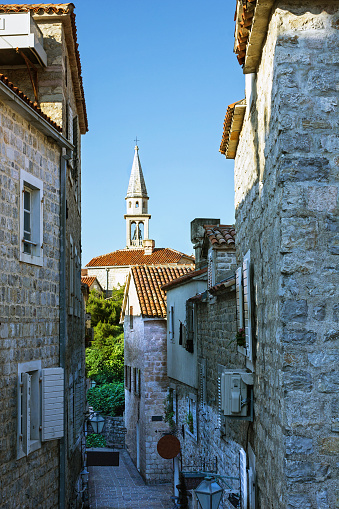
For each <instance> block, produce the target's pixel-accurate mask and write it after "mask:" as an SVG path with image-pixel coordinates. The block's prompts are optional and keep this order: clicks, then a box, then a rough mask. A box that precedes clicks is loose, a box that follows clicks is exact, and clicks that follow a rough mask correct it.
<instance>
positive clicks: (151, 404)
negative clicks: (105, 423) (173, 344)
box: [124, 316, 172, 484]
mask: <svg viewBox="0 0 339 509" xmlns="http://www.w3.org/2000/svg"><path fill="white" fill-rule="evenodd" d="M128 322H129V317H127V316H126V317H125V327H124V335H125V365H126V366H128V367H131V373H132V374H131V378H132V380H131V383H130V385H129V386H128V387H127V390H126V391H125V395H126V405H125V408H126V410H125V422H126V428H127V433H126V448H127V450H128V452H129V454H130V456H131V458H132V460H133V462H134V463H135V464H136V465H137V466H138V468H139V471H140V473H141V475H142V476H143V477H144V479H145V481H146V482H147V483H148V484H152V483H157V482H167V481H170V480H171V478H172V461H170V460H165V459H162V458H161V457H160V456H159V454H158V452H157V443H158V441H159V439H160V438H161V437H162V434H163V433H165V432H168V431H169V430H168V425H167V424H166V423H165V422H164V421H163V416H164V406H165V405H164V402H165V398H166V396H167V387H168V378H167V369H166V338H167V335H166V320H163V319H143V318H142V317H134V331H133V332H132V333H131V332H130V331H129V329H128ZM131 336H132V337H131ZM146 341H147V344H145V342H146ZM133 368H137V369H139V370H140V391H139V392H138V391H137V390H136V385H135V384H136V380H135V377H134V376H133ZM125 383H126V381H125ZM154 417H156V418H161V420H160V421H159V420H156V419H154ZM152 418H153V419H152ZM137 428H138V431H137ZM138 440H139V445H138ZM138 448H139V452H137V449H138ZM137 458H139V460H138V459H137Z"/></svg>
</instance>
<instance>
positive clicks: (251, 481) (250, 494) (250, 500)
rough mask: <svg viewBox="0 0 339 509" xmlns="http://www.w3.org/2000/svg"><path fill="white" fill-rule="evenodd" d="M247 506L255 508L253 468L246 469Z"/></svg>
mask: <svg viewBox="0 0 339 509" xmlns="http://www.w3.org/2000/svg"><path fill="white" fill-rule="evenodd" d="M248 508H249V509H255V474H254V472H253V469H252V468H251V467H249V469H248Z"/></svg>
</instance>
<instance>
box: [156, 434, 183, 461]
mask: <svg viewBox="0 0 339 509" xmlns="http://www.w3.org/2000/svg"><path fill="white" fill-rule="evenodd" d="M157 451H158V454H159V456H161V457H162V458H164V459H166V460H170V459H172V458H175V457H176V456H178V454H179V452H180V442H179V440H178V439H177V437H175V436H174V435H164V436H163V437H161V438H160V440H159V442H158V445H157Z"/></svg>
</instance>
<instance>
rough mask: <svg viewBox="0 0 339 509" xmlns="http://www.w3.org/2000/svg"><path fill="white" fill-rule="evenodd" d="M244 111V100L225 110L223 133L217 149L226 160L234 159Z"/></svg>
mask: <svg viewBox="0 0 339 509" xmlns="http://www.w3.org/2000/svg"><path fill="white" fill-rule="evenodd" d="M245 111H246V101H245V99H242V100H241V101H238V102H236V103H233V104H230V105H229V106H228V108H227V111H226V116H225V120H224V131H223V135H222V139H221V144H220V149H219V152H221V153H222V154H225V155H226V158H227V159H234V158H235V154H236V151H237V147H238V142H239V136H240V132H241V128H242V124H243V120H244V115H245Z"/></svg>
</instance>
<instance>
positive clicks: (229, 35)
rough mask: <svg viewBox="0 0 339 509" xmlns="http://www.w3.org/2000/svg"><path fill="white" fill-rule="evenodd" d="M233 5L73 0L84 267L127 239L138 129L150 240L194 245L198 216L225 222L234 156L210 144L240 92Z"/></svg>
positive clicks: (230, 212) (188, 248)
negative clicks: (79, 74)
mask: <svg viewBox="0 0 339 509" xmlns="http://www.w3.org/2000/svg"><path fill="white" fill-rule="evenodd" d="M235 4H236V2H235V0H223V1H221V0H212V1H210V2H206V0H194V1H193V0H172V1H171V2H165V1H159V0H143V1H141V0H129V1H126V0H120V1H116V0H114V1H107V0H102V1H101V2H100V4H99V5H98V7H95V5H94V4H93V1H89V0H81V2H75V5H76V10H75V12H76V22H77V27H78V39H79V50H80V55H81V62H82V69H83V79H84V88H85V97H86V103H87V111H88V120H89V129H90V130H89V132H88V133H87V134H86V135H85V136H83V137H82V228H83V232H82V245H83V256H82V264H83V266H84V265H85V264H86V263H88V261H89V260H90V259H91V258H92V257H93V256H97V255H100V254H105V253H109V252H111V251H113V250H115V249H122V248H124V247H125V238H126V234H125V220H124V217H123V216H124V213H125V207H126V205H125V196H126V191H127V186H128V180H129V175H130V171H131V167H132V161H133V154H134V145H135V143H134V139H135V137H136V135H137V136H138V139H140V141H139V142H138V145H139V149H140V151H139V155H140V160H141V165H142V168H143V172H144V177H145V181H146V186H147V190H148V195H149V212H150V214H151V215H152V218H151V220H150V238H152V239H154V240H155V242H156V246H157V247H172V248H174V249H178V250H179V251H183V252H185V253H188V254H191V253H192V251H193V250H192V244H191V242H190V221H191V220H193V219H194V218H195V217H215V218H220V220H221V221H222V222H223V223H226V224H229V223H233V222H234V190H233V161H232V160H230V161H228V160H226V159H225V157H224V156H223V155H221V154H220V153H219V146H220V141H221V136H222V131H223V121H224V117H225V113H226V109H227V105H228V104H230V103H232V102H234V101H237V100H240V99H242V98H243V97H244V76H243V74H242V69H241V67H240V66H239V64H238V62H237V59H236V56H235V55H234V53H233V43H234V21H233V19H234V11H235Z"/></svg>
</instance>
